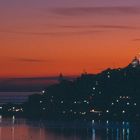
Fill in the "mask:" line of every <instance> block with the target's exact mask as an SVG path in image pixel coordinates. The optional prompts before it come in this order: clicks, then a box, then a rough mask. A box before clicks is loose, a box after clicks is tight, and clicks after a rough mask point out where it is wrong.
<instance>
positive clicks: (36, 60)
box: [10, 58, 48, 63]
mask: <svg viewBox="0 0 140 140" xmlns="http://www.w3.org/2000/svg"><path fill="white" fill-rule="evenodd" d="M10 60H12V61H19V62H27V63H42V62H48V60H45V59H33V58H12V59H10Z"/></svg>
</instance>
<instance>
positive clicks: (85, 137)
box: [0, 117, 140, 140]
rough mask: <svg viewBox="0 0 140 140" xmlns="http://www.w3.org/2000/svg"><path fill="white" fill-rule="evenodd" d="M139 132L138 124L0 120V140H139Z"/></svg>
mask: <svg viewBox="0 0 140 140" xmlns="http://www.w3.org/2000/svg"><path fill="white" fill-rule="evenodd" d="M139 128H140V127H139V124H137V123H130V122H110V121H106V122H100V121H92V122H86V121H74V122H62V121H61V122H60V121H59V122H49V121H29V120H25V119H16V118H14V117H13V118H9V119H8V118H7V119H5V118H0V140H140V133H139V130H140V129H139Z"/></svg>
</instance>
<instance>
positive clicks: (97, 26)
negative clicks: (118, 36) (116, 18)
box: [56, 24, 139, 30]
mask: <svg viewBox="0 0 140 140" xmlns="http://www.w3.org/2000/svg"><path fill="white" fill-rule="evenodd" d="M56 27H60V28H67V29H88V28H91V29H130V30H135V29H138V28H139V27H134V26H127V25H100V24H99V25H58V26H57V25H56Z"/></svg>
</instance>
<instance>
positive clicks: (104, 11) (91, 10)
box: [50, 6, 140, 16]
mask: <svg viewBox="0 0 140 140" xmlns="http://www.w3.org/2000/svg"><path fill="white" fill-rule="evenodd" d="M50 11H51V12H52V13H54V14H56V15H63V16H83V15H100V14H101V15H116V14H119V15H122V14H128V15H129V14H140V8H139V7H125V6H122V7H68V8H64V7H61V8H55V9H51V10H50Z"/></svg>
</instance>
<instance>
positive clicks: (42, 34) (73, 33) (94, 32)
mask: <svg viewBox="0 0 140 140" xmlns="http://www.w3.org/2000/svg"><path fill="white" fill-rule="evenodd" d="M0 32H1V33H12V34H21V35H39V36H40V35H41V36H65V35H66V36H67V35H68V36H69V35H86V34H96V33H99V32H102V31H100V30H84V31H83V30H82V31H64V32H61V31H60V32H21V31H3V30H0Z"/></svg>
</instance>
